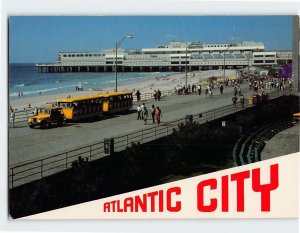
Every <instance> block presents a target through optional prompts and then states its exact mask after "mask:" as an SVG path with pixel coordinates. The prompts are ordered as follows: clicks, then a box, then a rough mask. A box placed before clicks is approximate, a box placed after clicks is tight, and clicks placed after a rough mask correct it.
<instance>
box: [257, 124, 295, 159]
mask: <svg viewBox="0 0 300 233" xmlns="http://www.w3.org/2000/svg"><path fill="white" fill-rule="evenodd" d="M299 129H300V124H299V123H298V124H297V125H295V126H293V127H291V128H289V129H286V130H284V131H281V132H279V133H278V134H276V135H275V136H274V137H273V138H271V139H270V140H269V141H267V142H266V146H265V148H264V149H263V151H262V152H261V159H262V160H266V159H272V158H275V157H278V156H282V155H287V154H292V153H296V152H299Z"/></svg>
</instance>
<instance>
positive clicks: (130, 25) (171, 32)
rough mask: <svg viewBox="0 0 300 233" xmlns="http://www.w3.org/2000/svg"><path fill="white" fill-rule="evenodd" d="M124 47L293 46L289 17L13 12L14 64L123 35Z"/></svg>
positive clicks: (96, 47) (93, 47) (111, 42)
mask: <svg viewBox="0 0 300 233" xmlns="http://www.w3.org/2000/svg"><path fill="white" fill-rule="evenodd" d="M128 34H132V35H134V39H132V40H126V41H124V42H123V44H122V46H121V47H123V48H128V49H141V48H145V47H146V48H147V47H155V46H157V45H159V44H168V43H169V42H170V41H171V40H174V39H178V40H189V41H201V42H203V43H231V42H234V41H235V42H236V41H239V42H241V41H261V42H264V43H265V47H266V49H267V50H273V49H275V50H286V49H288V50H290V49H292V17H291V16H152V17H151V16H99V17H96V16H90V17H89V16H82V17H80V16H74V17H73V16H41V17H37V16H31V17H28V16H14V17H10V18H9V61H10V63H39V62H54V61H55V60H56V59H57V53H58V52H61V51H65V52H74V51H100V50H101V49H105V48H112V47H114V46H115V43H116V41H119V40H120V39H121V38H122V37H123V36H125V35H128Z"/></svg>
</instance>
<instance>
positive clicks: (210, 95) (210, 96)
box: [208, 89, 213, 99]
mask: <svg viewBox="0 0 300 233" xmlns="http://www.w3.org/2000/svg"><path fill="white" fill-rule="evenodd" d="M208 94H209V98H210V99H211V98H212V95H213V92H212V89H209V90H208Z"/></svg>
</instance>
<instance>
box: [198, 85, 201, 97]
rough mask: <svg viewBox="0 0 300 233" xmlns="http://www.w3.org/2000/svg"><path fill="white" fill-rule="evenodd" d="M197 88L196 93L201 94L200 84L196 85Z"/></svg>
mask: <svg viewBox="0 0 300 233" xmlns="http://www.w3.org/2000/svg"><path fill="white" fill-rule="evenodd" d="M197 89H198V95H201V85H200V84H199V85H198V87H197Z"/></svg>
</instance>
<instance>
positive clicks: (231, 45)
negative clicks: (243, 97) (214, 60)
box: [223, 44, 235, 85]
mask: <svg viewBox="0 0 300 233" xmlns="http://www.w3.org/2000/svg"><path fill="white" fill-rule="evenodd" d="M231 47H235V45H233V44H230V45H229V46H228V47H227V49H225V50H224V52H223V56H224V74H223V79H224V85H225V53H226V52H227V50H228V49H230V48H231Z"/></svg>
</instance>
